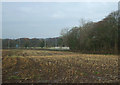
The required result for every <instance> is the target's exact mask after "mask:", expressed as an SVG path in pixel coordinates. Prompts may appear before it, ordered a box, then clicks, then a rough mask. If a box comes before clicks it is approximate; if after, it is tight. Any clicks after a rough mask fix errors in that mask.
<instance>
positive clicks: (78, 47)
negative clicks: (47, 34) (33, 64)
mask: <svg viewBox="0 0 120 85" xmlns="http://www.w3.org/2000/svg"><path fill="white" fill-rule="evenodd" d="M119 22H120V12H119V11H115V12H112V13H110V14H109V15H108V16H107V17H105V18H104V19H103V20H101V21H99V22H92V21H85V20H83V19H82V20H81V25H80V26H78V27H73V28H72V29H70V30H67V29H63V30H62V33H61V34H62V38H63V42H64V43H65V44H66V45H67V46H68V47H70V49H71V50H72V51H79V52H85V53H118V51H119V52H120V48H118V47H120V45H119V43H120V38H119V36H120V28H119V27H120V23H119ZM118 42H119V43H118Z"/></svg>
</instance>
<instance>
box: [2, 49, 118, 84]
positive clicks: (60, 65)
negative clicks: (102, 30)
mask: <svg viewBox="0 0 120 85" xmlns="http://www.w3.org/2000/svg"><path fill="white" fill-rule="evenodd" d="M2 77H3V83H17V82H19V83H111V82H117V81H118V56H117V55H98V54H80V53H74V52H67V51H66V52H64V51H47V50H22V49H9V50H7V49H6V50H5V49H4V50H3V51H2Z"/></svg>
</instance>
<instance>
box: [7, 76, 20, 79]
mask: <svg viewBox="0 0 120 85" xmlns="http://www.w3.org/2000/svg"><path fill="white" fill-rule="evenodd" d="M8 79H21V78H20V77H19V76H9V77H8Z"/></svg>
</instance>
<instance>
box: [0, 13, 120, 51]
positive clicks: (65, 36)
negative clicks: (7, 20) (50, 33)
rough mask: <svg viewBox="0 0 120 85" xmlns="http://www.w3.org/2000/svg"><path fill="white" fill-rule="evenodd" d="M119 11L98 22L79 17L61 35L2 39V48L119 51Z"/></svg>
mask: <svg viewBox="0 0 120 85" xmlns="http://www.w3.org/2000/svg"><path fill="white" fill-rule="evenodd" d="M119 37H120V12H119V11H115V12H112V13H110V14H109V15H108V16H107V17H105V18H104V19H102V20H101V21H98V22H92V21H85V20H84V19H81V25H80V26H76V27H72V28H71V29H70V30H68V29H63V30H62V31H61V36H60V37H56V38H46V39H37V38H33V39H29V38H20V39H2V47H3V48H17V47H24V48H27V47H41V48H43V47H64V46H67V47H69V48H70V50H71V51H79V52H83V53H118V52H120V48H119V47H120V44H119V43H120V38H119Z"/></svg>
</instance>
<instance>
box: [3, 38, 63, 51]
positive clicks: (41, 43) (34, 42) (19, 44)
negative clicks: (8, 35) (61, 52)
mask: <svg viewBox="0 0 120 85" xmlns="http://www.w3.org/2000/svg"><path fill="white" fill-rule="evenodd" d="M57 46H62V38H60V37H56V38H46V39H38V38H32V39H29V38H19V39H2V48H3V49H4V48H29V47H41V48H43V47H57Z"/></svg>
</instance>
